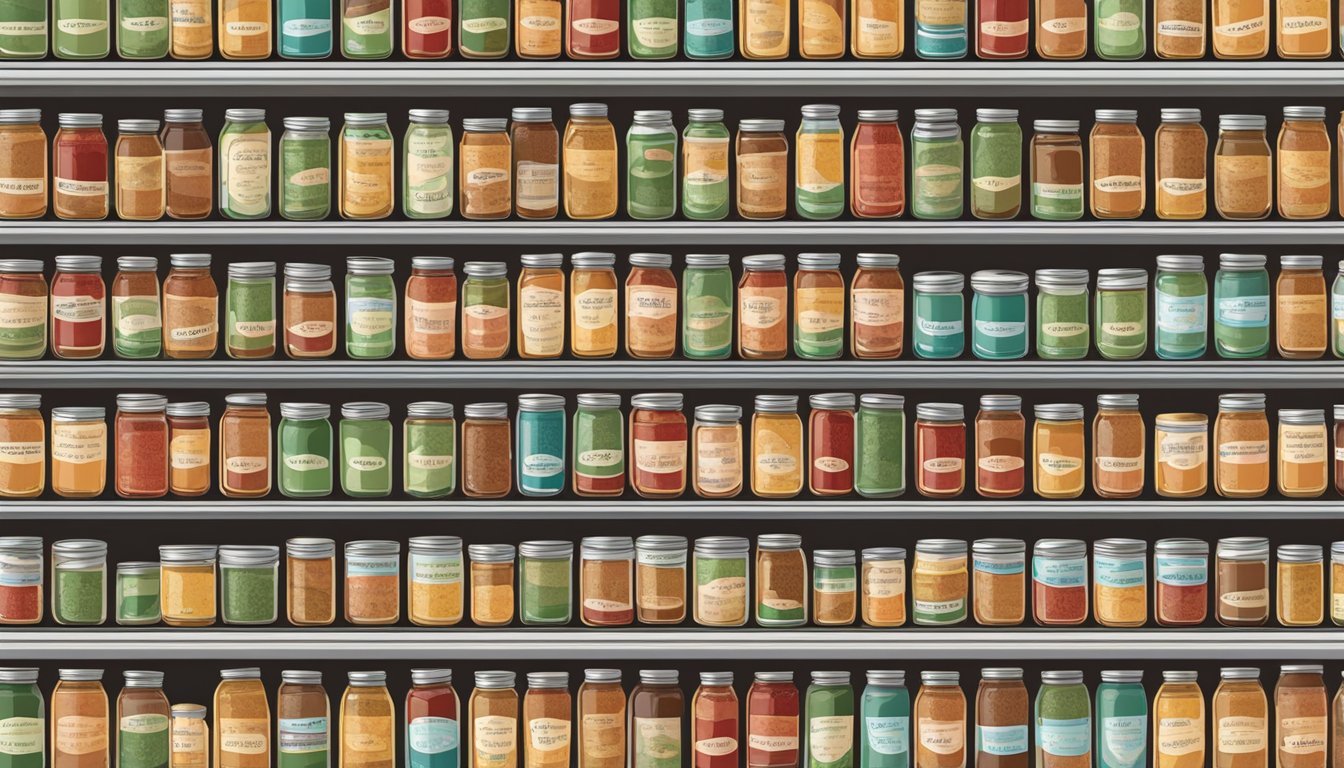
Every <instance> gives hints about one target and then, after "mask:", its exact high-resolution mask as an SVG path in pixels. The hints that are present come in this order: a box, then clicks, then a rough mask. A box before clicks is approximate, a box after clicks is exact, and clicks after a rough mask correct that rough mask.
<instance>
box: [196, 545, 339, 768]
mask: <svg viewBox="0 0 1344 768" xmlns="http://www.w3.org/2000/svg"><path fill="white" fill-rule="evenodd" d="M285 588H286V590H287V599H286V600H285V611H286V616H287V617H288V618H289V623H290V624H294V625H296V626H300V627H316V626H325V625H327V624H330V623H331V622H333V621H335V619H336V542H334V541H332V540H331V539H307V538H299V539H290V540H289V541H286V542H285ZM203 768H204V767H203Z"/></svg>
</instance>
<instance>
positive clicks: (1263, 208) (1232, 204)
mask: <svg viewBox="0 0 1344 768" xmlns="http://www.w3.org/2000/svg"><path fill="white" fill-rule="evenodd" d="M1273 166H1274V158H1273V154H1272V152H1271V151H1270V149H1269V141H1268V140H1267V139H1266V138H1265V116H1264V115H1220V116H1219V117H1218V145H1217V147H1216V148H1215V149H1214V151H1213V206H1214V208H1216V209H1217V210H1218V215H1219V216H1222V217H1223V218H1224V219H1233V220H1257V219H1263V218H1265V217H1266V216H1268V215H1269V212H1270V211H1271V210H1273V209H1274V196H1273V186H1274V174H1273V173H1272V169H1273Z"/></svg>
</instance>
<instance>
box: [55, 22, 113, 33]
mask: <svg viewBox="0 0 1344 768" xmlns="http://www.w3.org/2000/svg"><path fill="white" fill-rule="evenodd" d="M56 29H58V30H60V31H62V32H64V33H65V34H67V35H92V34H96V33H98V32H102V31H104V30H106V29H107V20H106V19H59V20H57V22H56Z"/></svg>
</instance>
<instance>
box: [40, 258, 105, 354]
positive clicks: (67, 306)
mask: <svg viewBox="0 0 1344 768" xmlns="http://www.w3.org/2000/svg"><path fill="white" fill-rule="evenodd" d="M102 271H103V257H101V256H57V257H56V274H55V275H53V276H52V278H51V301H50V307H51V316H50V317H51V351H52V353H53V354H55V355H56V357H58V358H60V359H61V360H92V359H94V358H97V357H102V354H103V347H104V345H106V343H107V285H106V284H104V283H103V275H102Z"/></svg>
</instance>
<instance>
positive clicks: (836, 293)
mask: <svg viewBox="0 0 1344 768" xmlns="http://www.w3.org/2000/svg"><path fill="white" fill-rule="evenodd" d="M844 351H845V278H844V277H843V276H842V275H841V274H840V254H838V253H800V254H798V268H797V270H796V271H794V273H793V353H794V354H795V355H797V356H798V357H800V358H802V359H804V360H834V359H837V358H839V357H840V356H841V355H843V354H844Z"/></svg>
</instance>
